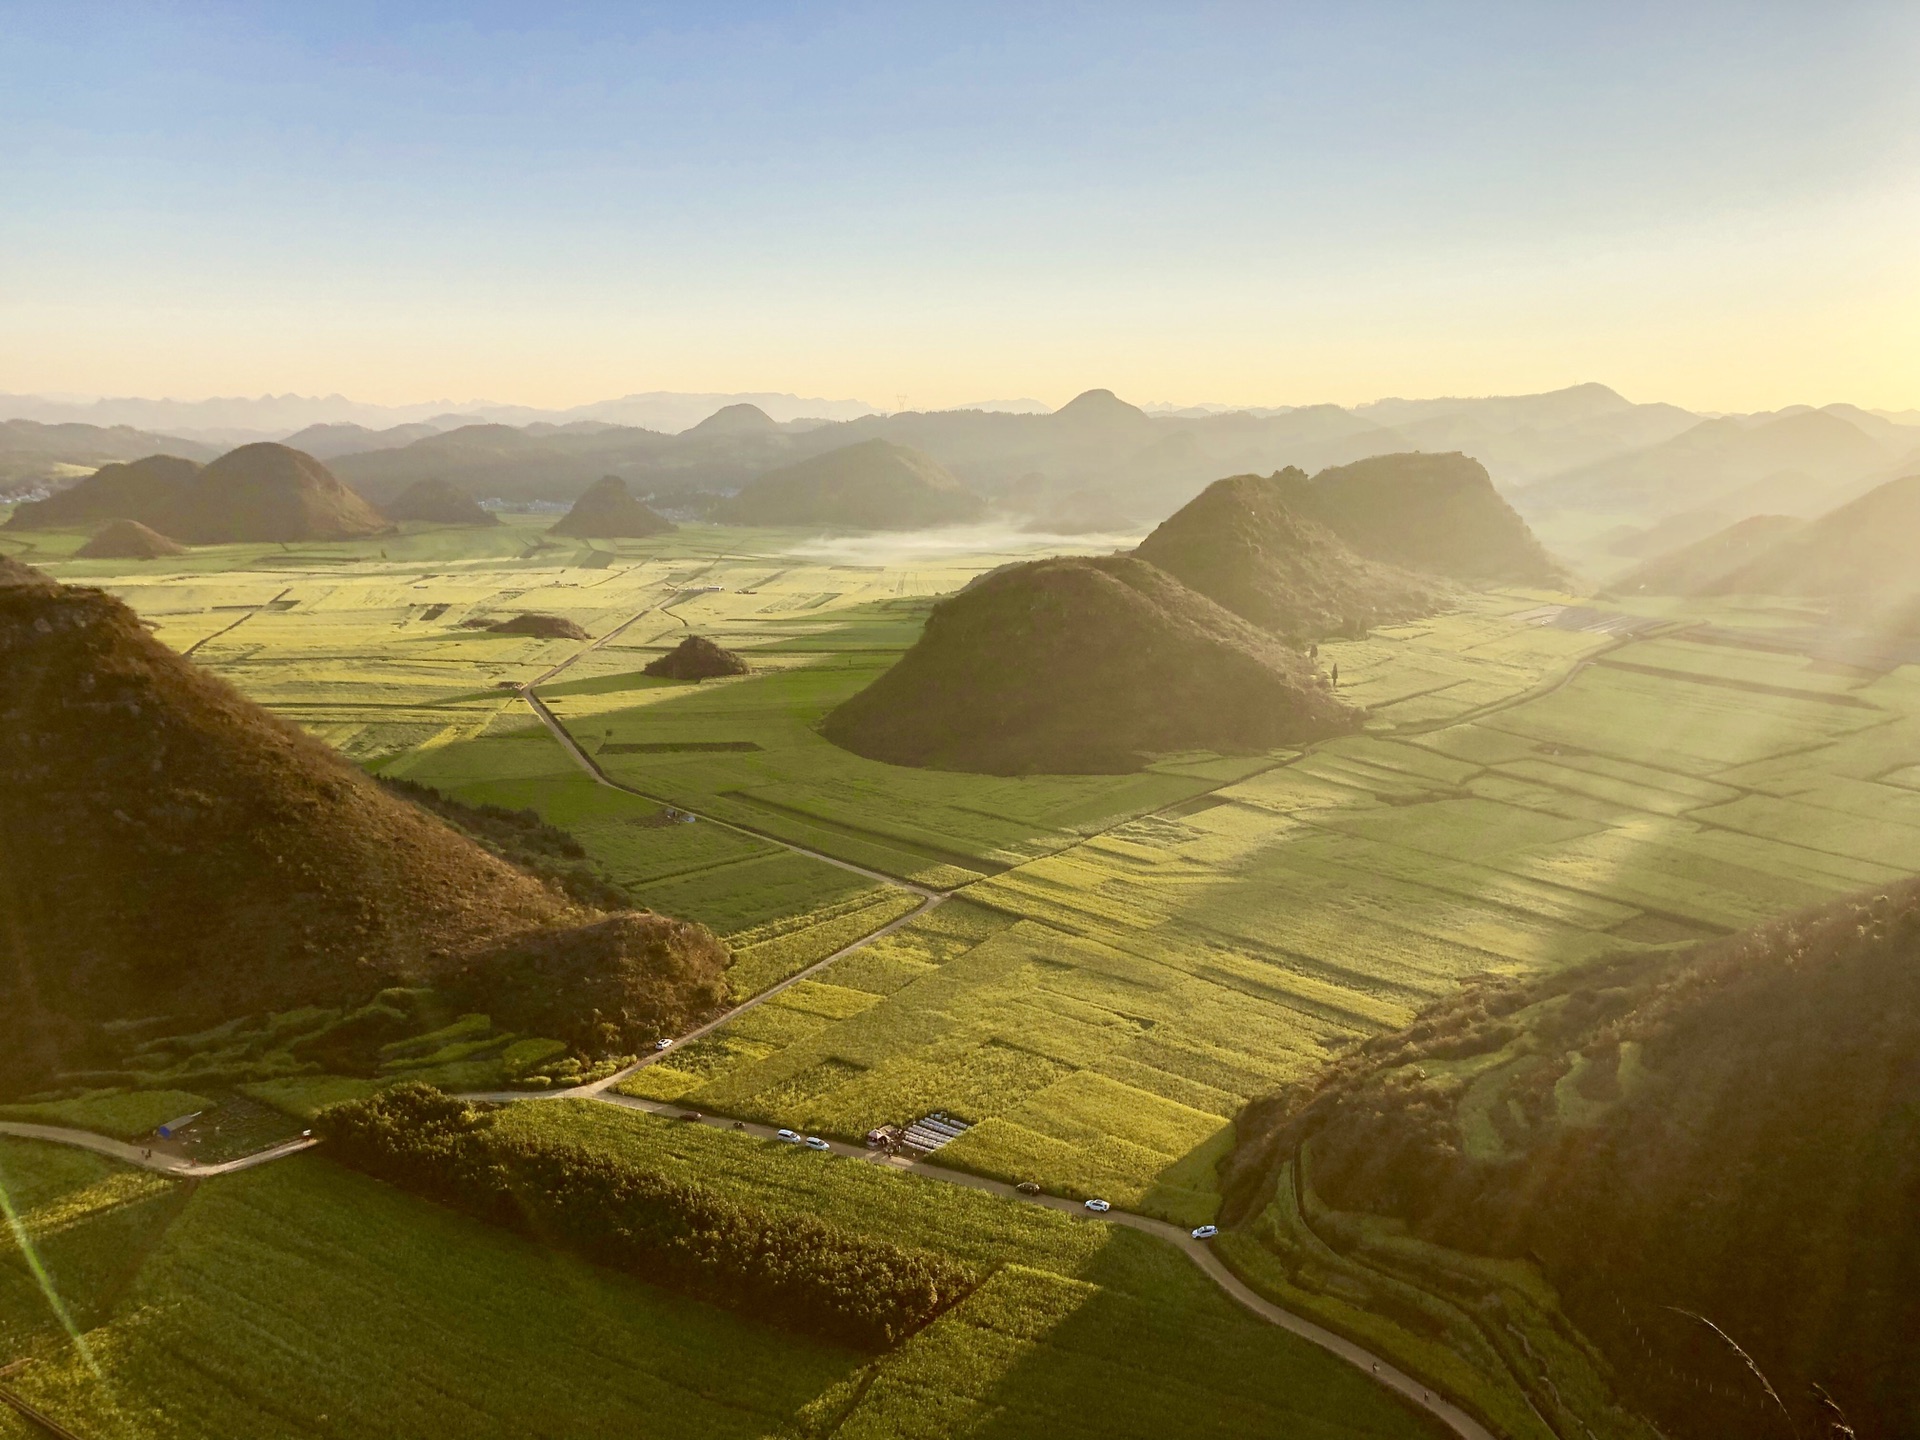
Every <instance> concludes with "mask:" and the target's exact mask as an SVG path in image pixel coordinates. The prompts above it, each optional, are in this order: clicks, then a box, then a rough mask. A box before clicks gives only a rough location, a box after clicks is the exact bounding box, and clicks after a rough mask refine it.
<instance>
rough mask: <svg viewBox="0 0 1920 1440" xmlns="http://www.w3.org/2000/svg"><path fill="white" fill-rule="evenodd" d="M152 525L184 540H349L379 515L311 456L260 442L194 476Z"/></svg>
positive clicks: (382, 524)
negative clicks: (190, 482) (158, 521)
mask: <svg viewBox="0 0 1920 1440" xmlns="http://www.w3.org/2000/svg"><path fill="white" fill-rule="evenodd" d="M154 528H155V529H157V530H160V531H162V532H163V533H165V534H168V535H171V536H173V537H174V538H175V539H177V540H184V541H186V542H187V543H188V544H189V545H222V544H230V543H233V542H235V541H244V540H252V541H262V540H265V541H292V540H350V539H354V538H356V537H358V536H361V535H372V534H374V533H376V532H377V531H380V530H384V529H386V528H387V522H386V520H385V519H384V518H383V517H382V516H381V515H380V513H379V512H378V511H376V510H375V509H374V508H373V507H372V506H371V505H369V504H367V502H366V501H365V500H362V499H361V498H360V497H359V496H358V495H356V494H354V492H353V491H351V490H349V489H348V488H347V487H346V486H345V485H343V484H341V483H340V481H339V480H338V479H337V478H336V477H335V476H334V473H333V472H332V471H331V470H329V469H327V467H326V466H324V465H322V464H321V463H320V462H319V461H318V460H316V459H314V458H313V457H312V456H311V455H308V454H305V453H304V452H302V451H299V450H293V449H289V448H288V447H287V446H285V445H275V444H272V443H271V442H267V441H262V442H260V443H259V444H256V445H242V446H241V447H240V448H239V449H237V450H229V451H228V452H227V453H226V454H224V455H222V456H221V457H220V458H219V459H218V460H215V461H214V462H213V463H212V464H211V465H209V466H207V467H206V469H204V470H202V471H201V472H200V473H199V474H198V475H197V476H195V477H194V479H193V483H192V484H191V485H189V486H187V487H186V489H185V491H184V492H183V493H182V494H181V495H180V497H179V498H178V500H176V502H175V503H174V504H173V505H172V506H171V507H170V508H169V510H168V511H167V513H166V514H165V515H164V516H162V517H161V521H160V523H158V524H156V525H155V526H154Z"/></svg>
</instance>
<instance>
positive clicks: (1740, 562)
mask: <svg viewBox="0 0 1920 1440" xmlns="http://www.w3.org/2000/svg"><path fill="white" fill-rule="evenodd" d="M1806 523H1807V522H1806V521H1804V520H1799V519H1795V518H1794V517H1793V516H1791V515H1753V516H1749V517H1748V518H1747V519H1745V520H1742V521H1740V522H1739V523H1738V524H1736V525H1729V526H1727V528H1726V529H1724V530H1719V531H1716V532H1715V533H1713V534H1711V535H1709V536H1707V537H1706V539H1704V540H1696V541H1694V542H1693V543H1692V544H1690V545H1681V546H1678V547H1676V548H1675V549H1672V550H1668V551H1667V552H1665V553H1664V554H1661V555H1656V556H1654V557H1653V558H1652V559H1651V560H1648V561H1647V562H1646V563H1645V564H1642V565H1636V566H1635V567H1634V568H1633V569H1631V570H1629V571H1628V572H1627V573H1626V574H1625V575H1622V576H1621V577H1620V578H1619V579H1618V580H1615V581H1614V582H1613V583H1612V584H1610V585H1609V586H1608V587H1607V588H1608V589H1609V590H1612V591H1614V592H1615V593H1617V594H1621V595H1641V594H1645V595H1699V594H1703V593H1705V592H1706V591H1708V590H1711V589H1713V588H1715V587H1716V586H1718V585H1719V584H1720V583H1721V582H1722V581H1724V580H1725V579H1727V577H1728V576H1730V575H1733V574H1736V573H1738V572H1739V571H1740V570H1742V569H1744V568H1745V567H1746V566H1748V565H1750V564H1752V563H1753V561H1755V560H1756V559H1758V558H1759V557H1760V556H1762V555H1765V554H1767V553H1768V552H1769V551H1771V550H1773V549H1774V548H1775V547H1776V546H1778V545H1779V544H1780V543H1781V542H1782V541H1784V540H1785V539H1786V538H1787V537H1788V536H1789V535H1792V534H1793V533H1794V532H1795V531H1797V530H1799V529H1800V528H1801V527H1802V526H1804V525H1805V524H1806Z"/></svg>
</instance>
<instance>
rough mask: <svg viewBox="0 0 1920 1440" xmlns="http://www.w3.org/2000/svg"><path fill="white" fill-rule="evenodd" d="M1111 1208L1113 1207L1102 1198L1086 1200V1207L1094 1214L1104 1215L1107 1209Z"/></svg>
mask: <svg viewBox="0 0 1920 1440" xmlns="http://www.w3.org/2000/svg"><path fill="white" fill-rule="evenodd" d="M1112 1208H1113V1207H1112V1206H1111V1205H1109V1204H1108V1203H1107V1202H1106V1201H1104V1200H1089V1201H1087V1209H1089V1210H1091V1211H1093V1213H1094V1214H1096V1215H1104V1214H1106V1213H1107V1211H1109V1210H1111V1209H1112Z"/></svg>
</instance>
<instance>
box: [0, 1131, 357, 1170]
mask: <svg viewBox="0 0 1920 1440" xmlns="http://www.w3.org/2000/svg"><path fill="white" fill-rule="evenodd" d="M0 1135H11V1136H13V1137H14V1138H15V1139H16V1140H47V1141H51V1142H52V1143H53V1144H55V1145H74V1146H77V1147H79V1148H80V1149H82V1150H91V1151H93V1152H94V1153H95V1154H97V1155H105V1156H107V1157H108V1158H109V1159H112V1160H121V1161H124V1162H125V1163H127V1164H129V1165H138V1166H139V1167H140V1168H141V1169H142V1170H151V1171H153V1172H154V1173H155V1174H157V1175H172V1176H176V1177H178V1178H180V1179H191V1180H201V1179H205V1178H207V1177H208V1176H212V1175H231V1174H233V1173H234V1172H235V1171H236V1170H251V1169H252V1168H253V1167H254V1166H256V1165H265V1164H267V1163H268V1162H269V1161H272V1160H284V1159H285V1158H286V1157H287V1156H289V1155H298V1154H299V1153H300V1152H301V1151H302V1150H311V1149H312V1148H313V1147H314V1146H316V1145H318V1144H319V1143H320V1142H319V1141H318V1140H314V1139H309V1138H308V1137H306V1136H301V1137H299V1138H298V1139H294V1140H287V1141H284V1142H282V1143H281V1144H279V1145H272V1146H269V1147H268V1148H267V1149H265V1150H256V1151H254V1153H253V1154H251V1155H242V1156H241V1157H240V1158H239V1159H238V1160H224V1161H221V1162H220V1163H219V1164H217V1165H203V1164H201V1163H200V1162H199V1161H198V1160H188V1159H185V1158H183V1157H181V1156H178V1155H166V1154H158V1153H156V1152H154V1151H153V1150H151V1149H149V1148H147V1147H146V1146H144V1145H129V1144H128V1143H127V1142H126V1141H124V1140H115V1139H112V1138H111V1137H109V1136H106V1135H96V1134H94V1133H93V1131H91V1130H73V1129H69V1128H68V1127H67V1126H64V1125H27V1124H22V1123H19V1122H17V1121H13V1120H0Z"/></svg>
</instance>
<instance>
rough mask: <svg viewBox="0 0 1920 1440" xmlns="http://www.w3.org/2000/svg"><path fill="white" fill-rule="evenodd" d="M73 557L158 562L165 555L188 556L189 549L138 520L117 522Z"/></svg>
mask: <svg viewBox="0 0 1920 1440" xmlns="http://www.w3.org/2000/svg"><path fill="white" fill-rule="evenodd" d="M73 553H74V558H75V559H78V560H158V559H159V558H160V557H161V556H163V555H184V554H186V553H187V547H186V546H184V545H181V544H179V543H178V542H176V541H173V540H169V539H168V538H167V537H166V536H164V535H162V534H161V533H160V532H159V531H157V530H153V529H150V528H149V527H147V526H145V525H142V524H141V523H140V522H139V521H138V520H115V521H112V522H110V523H109V524H107V525H104V526H102V527H101V528H100V531H99V533H98V534H96V535H95V536H94V537H93V538H92V539H91V540H89V541H87V543H86V544H84V545H82V546H81V547H80V548H79V549H78V550H76V551H74V552H73Z"/></svg>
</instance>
